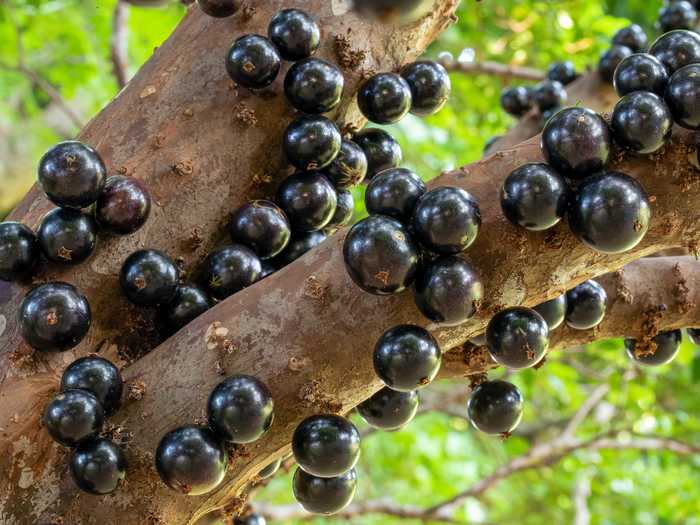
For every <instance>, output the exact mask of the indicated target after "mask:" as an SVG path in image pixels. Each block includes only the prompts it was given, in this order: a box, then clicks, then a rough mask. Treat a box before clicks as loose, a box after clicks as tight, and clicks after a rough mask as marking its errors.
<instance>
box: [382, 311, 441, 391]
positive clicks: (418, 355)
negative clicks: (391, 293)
mask: <svg viewBox="0 0 700 525" xmlns="http://www.w3.org/2000/svg"><path fill="white" fill-rule="evenodd" d="M373 360H374V371H375V372H376V374H377V376H378V377H379V379H381V380H382V381H383V382H384V384H385V385H386V386H388V387H389V388H391V389H392V390H397V391H399V392H410V391H412V390H418V389H420V388H423V387H425V386H427V385H428V384H429V383H430V382H431V381H432V380H433V379H435V376H436V375H437V373H438V371H439V370H440V364H441V363H442V352H441V351H440V347H439V346H438V343H437V341H436V340H435V338H434V337H433V336H432V335H430V332H428V331H427V330H425V329H424V328H421V327H420V326H415V325H410V324H402V325H398V326H395V327H393V328H390V329H389V330H387V331H386V332H384V333H383V334H382V336H381V337H380V338H379V341H377V344H376V346H375V347H374V356H373Z"/></svg>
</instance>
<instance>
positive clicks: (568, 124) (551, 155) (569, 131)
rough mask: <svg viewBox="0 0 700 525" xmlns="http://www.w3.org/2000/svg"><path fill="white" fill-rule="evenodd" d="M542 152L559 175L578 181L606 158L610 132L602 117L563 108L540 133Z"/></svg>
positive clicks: (584, 110) (582, 109)
mask: <svg viewBox="0 0 700 525" xmlns="http://www.w3.org/2000/svg"><path fill="white" fill-rule="evenodd" d="M541 146H542V153H543V154H544V157H545V159H547V162H549V164H550V165H551V166H552V167H553V168H554V169H555V170H557V171H558V172H559V173H563V174H564V175H565V176H566V177H569V178H571V179H582V178H585V177H586V176H588V175H590V174H592V173H595V172H597V171H600V170H601V169H603V168H604V167H605V165H606V164H607V163H608V159H609V157H610V146H611V139H610V130H609V129H608V124H607V123H606V122H605V120H604V119H603V117H601V116H600V115H598V114H597V113H595V112H594V111H591V110H590V109H587V108H578V107H576V108H566V109H562V110H561V111H560V112H559V113H557V114H556V115H554V116H553V117H552V118H551V119H549V122H547V124H546V126H545V127H544V131H542V139H541Z"/></svg>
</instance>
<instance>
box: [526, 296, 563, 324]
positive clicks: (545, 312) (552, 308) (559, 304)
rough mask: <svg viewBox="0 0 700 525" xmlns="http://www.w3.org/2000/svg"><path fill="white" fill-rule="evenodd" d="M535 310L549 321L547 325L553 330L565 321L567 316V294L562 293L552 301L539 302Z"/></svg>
mask: <svg viewBox="0 0 700 525" xmlns="http://www.w3.org/2000/svg"><path fill="white" fill-rule="evenodd" d="M534 310H535V312H537V313H538V314H540V315H541V316H542V317H543V318H544V320H545V321H547V326H548V327H549V331H550V332H551V331H552V330H554V329H555V328H558V327H559V326H560V325H561V324H562V323H563V322H564V317H565V316H566V294H561V295H560V296H559V297H555V298H554V299H552V300H550V301H546V302H544V303H542V304H538V305H537V306H535V308H534Z"/></svg>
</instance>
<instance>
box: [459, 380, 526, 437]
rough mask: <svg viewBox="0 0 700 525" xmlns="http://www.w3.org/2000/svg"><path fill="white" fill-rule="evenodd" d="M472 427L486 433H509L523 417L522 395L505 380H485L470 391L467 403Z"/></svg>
mask: <svg viewBox="0 0 700 525" xmlns="http://www.w3.org/2000/svg"><path fill="white" fill-rule="evenodd" d="M467 412H468V413H469V420H470V421H471V423H472V425H474V428H476V429H477V430H480V431H481V432H485V433H486V434H510V433H511V432H512V431H513V430H515V427H517V426H518V423H520V420H521V419H522V417H523V396H522V394H521V393H520V390H518V387H516V386H515V385H513V384H512V383H508V382H507V381H500V380H498V381H486V382H485V383H481V384H480V385H479V386H477V387H476V388H475V389H474V391H473V392H472V395H471V397H470V398H469V403H468V405H467Z"/></svg>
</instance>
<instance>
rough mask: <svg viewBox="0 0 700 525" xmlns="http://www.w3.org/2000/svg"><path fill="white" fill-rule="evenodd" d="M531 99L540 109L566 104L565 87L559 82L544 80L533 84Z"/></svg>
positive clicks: (545, 109) (544, 109)
mask: <svg viewBox="0 0 700 525" xmlns="http://www.w3.org/2000/svg"><path fill="white" fill-rule="evenodd" d="M532 96H533V99H534V101H535V104H537V107H538V108H540V111H547V110H548V109H552V108H555V107H557V106H563V105H564V104H566V99H567V95H566V89H565V88H564V85H563V84H562V83H561V82H556V81H552V80H544V81H543V82H540V83H539V84H537V85H536V86H535V89H534V91H533V93H532Z"/></svg>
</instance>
